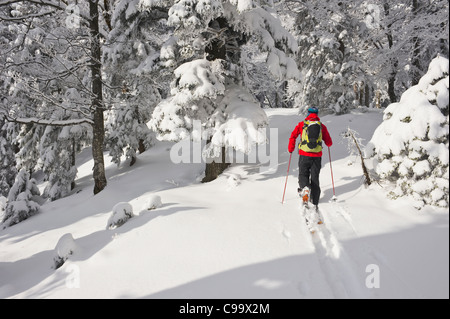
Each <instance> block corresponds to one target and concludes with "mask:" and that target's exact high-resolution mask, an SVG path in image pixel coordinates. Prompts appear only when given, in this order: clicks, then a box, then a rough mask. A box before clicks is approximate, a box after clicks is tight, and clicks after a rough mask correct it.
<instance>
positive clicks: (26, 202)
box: [2, 169, 40, 227]
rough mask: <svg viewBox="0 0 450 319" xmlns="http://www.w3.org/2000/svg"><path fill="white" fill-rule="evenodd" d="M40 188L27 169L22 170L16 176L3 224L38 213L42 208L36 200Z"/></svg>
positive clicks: (10, 224) (15, 222)
mask: <svg viewBox="0 0 450 319" xmlns="http://www.w3.org/2000/svg"><path fill="white" fill-rule="evenodd" d="M38 196H39V189H38V188H37V186H36V181H35V180H34V179H33V178H31V179H30V175H29V173H28V172H27V171H25V170H24V169H22V170H20V171H19V173H18V174H17V176H16V179H15V182H14V185H13V186H12V187H11V189H10V191H9V194H8V200H7V204H6V209H5V214H4V216H3V220H2V225H3V227H8V226H12V225H15V224H17V223H20V222H21V221H23V220H25V219H27V218H29V217H31V216H33V215H35V214H37V213H38V212H39V210H40V206H39V204H38V203H37V202H36V200H37V197H38Z"/></svg>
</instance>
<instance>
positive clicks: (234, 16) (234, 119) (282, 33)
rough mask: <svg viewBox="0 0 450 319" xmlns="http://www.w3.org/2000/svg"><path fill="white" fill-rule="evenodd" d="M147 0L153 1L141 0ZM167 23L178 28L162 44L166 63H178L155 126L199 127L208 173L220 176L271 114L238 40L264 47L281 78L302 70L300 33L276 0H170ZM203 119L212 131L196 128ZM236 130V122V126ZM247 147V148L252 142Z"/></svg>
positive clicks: (173, 135)
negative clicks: (280, 14) (286, 22)
mask: <svg viewBox="0 0 450 319" xmlns="http://www.w3.org/2000/svg"><path fill="white" fill-rule="evenodd" d="M141 3H142V5H143V6H144V7H150V8H151V7H152V6H154V5H155V4H154V1H150V2H149V1H145V0H142V1H141ZM168 23H169V25H171V26H173V27H174V28H175V32H174V37H173V38H171V39H170V40H169V41H168V42H167V43H166V44H165V45H164V46H163V48H162V50H161V59H162V61H163V63H164V65H165V66H174V67H176V69H175V71H174V76H175V79H174V81H173V82H172V85H171V92H170V96H169V97H168V98H167V99H165V100H163V101H162V102H161V103H160V104H159V105H158V106H157V107H156V109H155V111H154V112H153V117H152V120H151V122H150V123H151V125H152V127H153V128H154V129H155V130H156V131H157V133H158V138H159V139H164V140H172V141H178V140H181V139H183V138H186V137H188V136H189V135H190V134H191V133H193V136H194V138H199V137H203V138H205V139H206V140H208V141H209V142H211V143H210V145H209V147H208V148H207V150H206V153H205V154H207V157H208V158H210V159H211V158H213V159H214V161H213V162H211V163H207V167H206V176H205V179H204V181H210V180H213V179H215V178H216V177H217V176H218V175H219V174H220V173H221V172H222V171H223V170H224V169H225V168H226V167H227V165H226V163H224V160H225V158H224V153H225V152H226V150H227V149H229V148H230V149H235V148H236V147H237V145H238V144H242V143H240V142H238V140H241V141H246V142H248V144H252V143H260V142H261V140H262V139H261V138H260V136H259V135H253V134H252V133H253V132H254V131H255V130H257V129H258V128H262V127H265V126H266V125H267V118H266V117H265V114H264V112H262V110H261V107H260V105H259V103H258V102H257V101H256V99H254V98H253V97H252V96H251V94H250V92H249V89H248V88H247V87H246V83H245V77H246V74H245V68H244V65H245V62H246V56H245V55H244V54H242V51H241V49H240V47H241V46H242V45H243V44H245V43H255V44H257V45H258V47H259V48H260V50H261V51H262V52H264V53H265V54H266V63H267V66H268V69H269V70H270V72H271V74H272V76H274V78H275V79H288V78H292V77H296V76H298V70H297V67H296V64H295V61H294V60H293V59H292V58H291V57H289V54H290V53H293V52H294V51H296V50H297V44H296V42H295V40H294V38H293V37H292V36H291V35H290V34H289V33H288V32H287V31H286V30H285V29H284V28H283V27H282V26H281V23H280V20H279V19H278V18H277V17H276V15H275V12H274V10H273V2H272V1H263V0H261V1H248V0H194V1H187V0H179V1H171V6H170V9H169V18H168ZM196 120H197V121H200V122H201V124H202V127H203V128H204V129H206V132H207V134H206V136H199V135H198V133H199V132H192V131H193V129H194V121H196ZM237 123H239V125H240V129H239V130H238V131H236V130H235V131H233V130H232V128H233V129H234V128H237V126H235V125H237ZM246 149H248V148H246Z"/></svg>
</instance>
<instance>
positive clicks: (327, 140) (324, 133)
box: [322, 124, 333, 147]
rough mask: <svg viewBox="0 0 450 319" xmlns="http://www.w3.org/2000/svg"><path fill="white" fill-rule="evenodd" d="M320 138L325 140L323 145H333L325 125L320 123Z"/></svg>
mask: <svg viewBox="0 0 450 319" xmlns="http://www.w3.org/2000/svg"><path fill="white" fill-rule="evenodd" d="M322 140H323V141H324V142H325V145H326V146H328V147H331V145H333V140H332V139H331V136H330V133H329V132H328V129H327V127H326V126H325V125H323V124H322Z"/></svg>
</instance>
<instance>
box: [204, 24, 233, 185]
mask: <svg viewBox="0 0 450 319" xmlns="http://www.w3.org/2000/svg"><path fill="white" fill-rule="evenodd" d="M210 27H215V28H218V29H217V30H220V29H223V28H228V27H229V26H228V22H227V20H226V19H225V18H221V17H220V18H217V19H216V20H213V21H211V23H210ZM205 52H206V53H207V59H208V60H210V61H214V60H216V59H222V60H226V58H227V56H226V53H227V51H226V46H225V44H224V43H221V41H219V40H213V41H211V43H210V45H209V46H207V47H206V49H205ZM229 166H230V163H226V156H225V147H222V161H221V163H216V162H212V163H206V169H205V177H204V178H203V180H202V183H207V182H211V181H213V180H215V179H216V178H217V177H219V175H220V174H222V173H223V171H224V170H226V169H227V168H228V167H229Z"/></svg>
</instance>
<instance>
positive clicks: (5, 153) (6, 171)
mask: <svg viewBox="0 0 450 319" xmlns="http://www.w3.org/2000/svg"><path fill="white" fill-rule="evenodd" d="M5 127H6V125H5V124H4V122H3V123H2V121H0V196H4V197H6V196H8V193H9V190H10V188H11V186H12V185H13V184H14V180H15V178H16V175H17V170H16V159H15V157H14V151H13V147H12V145H11V143H10V142H9V140H8V139H7V132H6V129H5Z"/></svg>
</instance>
